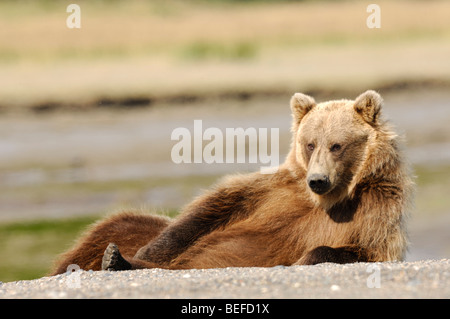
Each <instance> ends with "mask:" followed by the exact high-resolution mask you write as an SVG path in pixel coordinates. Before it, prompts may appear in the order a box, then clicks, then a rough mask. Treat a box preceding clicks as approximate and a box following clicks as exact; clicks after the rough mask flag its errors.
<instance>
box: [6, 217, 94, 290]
mask: <svg viewBox="0 0 450 319" xmlns="http://www.w3.org/2000/svg"><path fill="white" fill-rule="evenodd" d="M97 218H98V216H88V217H77V218H70V219H58V220H36V221H26V222H12V223H4V224H0V281H4V282H6V281H14V280H27V279H35V278H39V277H42V276H44V275H46V274H47V273H48V272H49V270H50V267H51V265H52V262H53V260H54V259H55V257H56V256H57V255H58V254H60V253H62V252H63V251H64V250H65V249H68V248H69V247H70V245H71V244H72V243H73V242H74V240H75V239H76V238H77V237H78V236H79V235H80V234H81V232H82V231H83V230H84V229H85V228H86V226H87V225H89V224H91V223H93V222H94V221H95V220H96V219H97Z"/></svg>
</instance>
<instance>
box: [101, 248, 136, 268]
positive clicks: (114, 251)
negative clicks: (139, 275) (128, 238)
mask: <svg viewBox="0 0 450 319" xmlns="http://www.w3.org/2000/svg"><path fill="white" fill-rule="evenodd" d="M129 269H131V264H130V263H129V262H128V261H126V260H125V258H123V257H122V255H121V254H120V251H119V247H117V245H116V244H114V243H110V244H109V245H108V247H106V250H105V252H104V254H103V259H102V270H129Z"/></svg>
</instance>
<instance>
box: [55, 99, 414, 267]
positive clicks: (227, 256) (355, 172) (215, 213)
mask: <svg viewBox="0 0 450 319" xmlns="http://www.w3.org/2000/svg"><path fill="white" fill-rule="evenodd" d="M290 104H291V110H292V115H293V123H292V134H293V138H292V145H291V150H290V153H289V154H288V155H287V158H286V161H285V162H284V163H283V164H282V165H280V167H279V168H278V170H277V171H276V172H275V173H273V174H261V173H259V172H257V173H252V174H248V175H237V176H230V177H227V178H225V179H224V180H223V181H222V182H220V183H218V184H217V185H216V186H215V187H214V188H213V189H212V190H209V191H208V192H206V193H205V194H203V195H201V196H199V197H198V198H197V199H195V200H194V201H193V202H192V203H190V204H189V205H188V206H187V207H186V208H185V209H184V210H183V212H182V213H181V214H180V215H179V216H178V217H177V218H175V219H174V220H173V221H172V220H169V219H168V218H163V217H158V216H152V215H144V214H132V213H125V214H119V215H116V216H113V217H111V218H107V219H106V220H105V221H101V222H99V223H97V224H96V225H94V226H93V227H91V229H90V230H89V231H88V232H87V233H86V234H85V235H84V236H83V237H82V238H81V240H80V241H79V242H78V244H77V245H76V246H75V247H74V248H73V249H72V250H70V251H68V252H67V253H65V254H64V255H63V256H62V258H61V259H60V261H59V262H58V264H57V265H56V268H55V270H54V271H53V274H58V273H62V272H65V271H66V269H67V266H68V265H70V264H77V265H78V266H80V267H81V268H82V269H85V270H89V269H93V270H100V269H104V270H127V269H139V268H166V269H186V268H219V267H250V266H258V267H271V266H275V265H312V264H317V263H323V262H333V263H352V262H376V261H391V260H402V259H403V257H404V254H405V250H406V245H407V239H406V229H405V217H406V213H407V210H408V208H409V204H410V202H411V199H412V191H413V183H412V181H411V178H410V176H409V171H408V168H407V165H405V162H404V160H403V158H402V156H401V152H400V149H399V144H398V138H397V135H396V134H395V133H394V132H393V131H392V130H391V128H390V127H389V126H388V124H387V122H386V121H384V120H382V119H381V112H380V111H381V106H382V99H381V97H380V95H379V94H378V93H376V92H374V91H367V92H365V93H363V94H361V95H360V96H358V97H357V98H356V100H354V101H353V100H337V101H329V102H323V103H319V104H316V102H315V100H314V99H313V98H312V97H310V96H308V95H305V94H301V93H296V94H295V95H294V96H293V97H292V98H291V103H290Z"/></svg>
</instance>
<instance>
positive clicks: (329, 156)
mask: <svg viewBox="0 0 450 319" xmlns="http://www.w3.org/2000/svg"><path fill="white" fill-rule="evenodd" d="M381 105H382V98H381V96H380V95H379V94H378V93H377V92H375V91H366V92H365V93H363V94H361V95H360V96H358V97H357V98H356V99H355V100H354V101H352V100H337V101H329V102H324V103H319V104H316V102H315V100H314V99H313V98H312V97H310V96H308V95H305V94H302V93H296V94H294V96H292V98H291V109H292V115H293V125H292V130H293V145H292V153H291V155H290V156H291V157H292V158H291V161H294V165H295V166H296V169H298V170H301V171H303V172H306V173H304V174H303V175H305V178H304V180H305V182H306V184H307V185H306V188H307V189H308V190H309V192H310V194H311V196H312V198H313V200H314V201H315V202H317V203H318V204H320V205H321V206H322V207H323V208H325V209H328V208H331V207H332V206H333V205H334V204H336V203H338V202H340V201H342V200H343V199H345V198H346V197H348V196H351V193H352V191H353V189H354V188H355V184H356V183H358V182H360V180H361V176H360V175H361V174H360V172H361V170H363V169H364V170H367V167H364V166H365V165H364V164H365V162H366V161H367V158H368V154H369V153H371V152H370V150H371V148H373V147H376V143H374V142H375V140H376V137H377V132H379V131H380V126H381V125H382V123H381V121H380V110H381ZM374 145H375V146H374ZM378 146H379V145H378ZM291 163H292V162H291Z"/></svg>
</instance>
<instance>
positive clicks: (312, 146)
mask: <svg viewBox="0 0 450 319" xmlns="http://www.w3.org/2000/svg"><path fill="white" fill-rule="evenodd" d="M306 147H307V148H308V151H311V152H312V151H314V144H311V143H310V144H308V145H307V146H306Z"/></svg>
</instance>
